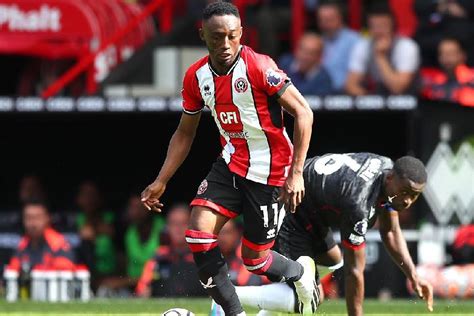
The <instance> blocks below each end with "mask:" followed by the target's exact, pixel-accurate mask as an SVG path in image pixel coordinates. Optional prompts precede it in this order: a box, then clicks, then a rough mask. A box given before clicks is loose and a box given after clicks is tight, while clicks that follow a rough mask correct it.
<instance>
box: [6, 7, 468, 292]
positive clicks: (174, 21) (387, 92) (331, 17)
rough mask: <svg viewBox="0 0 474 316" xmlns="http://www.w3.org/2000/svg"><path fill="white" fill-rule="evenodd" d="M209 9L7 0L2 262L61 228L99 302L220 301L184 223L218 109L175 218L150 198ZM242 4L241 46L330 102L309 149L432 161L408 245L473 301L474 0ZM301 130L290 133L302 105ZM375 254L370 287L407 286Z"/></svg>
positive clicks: (235, 243) (204, 167)
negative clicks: (145, 193)
mask: <svg viewBox="0 0 474 316" xmlns="http://www.w3.org/2000/svg"><path fill="white" fill-rule="evenodd" d="M209 2H212V1H205V0H174V1H170V0H167V1H166V0H129V1H126V0H82V1H74V0H0V69H1V70H2V76H0V153H1V156H0V162H1V164H0V192H1V193H0V197H1V198H0V216H1V219H2V220H1V221H0V263H1V264H0V272H2V271H3V270H2V269H4V267H5V266H7V264H10V265H12V264H13V266H14V263H15V262H13V261H15V260H17V262H16V264H17V266H16V267H17V268H18V269H20V270H21V271H30V270H31V269H32V262H36V263H37V262H41V263H43V264H44V262H43V261H44V257H41V256H40V257H41V258H39V259H37V260H36V261H34V260H33V259H32V258H33V256H30V257H28V256H27V257H28V258H27V257H25V256H24V255H22V253H23V252H22V251H23V250H24V248H25V247H26V246H25V242H24V240H29V242H32V241H34V238H33V235H34V233H33V231H34V229H35V227H36V229H40V230H41V232H42V233H43V231H47V230H48V229H50V228H53V229H54V231H55V232H56V233H59V234H60V235H62V236H65V242H66V243H67V244H68V245H70V249H68V250H67V254H57V257H58V258H59V257H61V258H62V257H67V258H68V259H69V260H71V261H72V262H73V263H74V264H84V265H86V266H87V267H88V269H89V270H90V272H91V276H92V278H91V285H92V289H93V294H94V295H96V296H99V297H133V296H142V297H143V296H145V297H147V296H158V297H160V296H179V295H193V296H202V295H204V292H203V291H202V289H201V286H200V285H199V283H198V281H197V278H196V277H195V275H196V274H195V272H194V270H193V269H194V266H193V264H192V257H191V256H190V254H189V252H188V250H187V247H186V245H185V244H184V230H185V228H186V225H187V218H188V216H189V209H188V206H187V203H188V202H189V201H190V200H191V199H192V198H193V196H194V194H195V192H196V189H197V187H198V185H199V183H200V181H201V180H202V179H203V178H204V176H205V175H206V174H207V172H208V170H209V166H210V165H211V163H212V162H213V161H214V159H216V157H217V156H218V154H219V152H220V145H219V141H218V131H217V129H216V128H215V125H214V123H213V121H212V118H211V116H210V113H209V112H206V113H204V114H203V116H202V118H201V124H200V127H199V131H198V135H197V137H196V140H195V142H194V145H193V149H192V151H191V153H190V155H189V156H188V158H187V160H186V162H185V163H184V164H183V166H182V167H181V168H180V169H179V171H178V172H177V174H176V175H175V177H174V178H173V179H172V180H171V182H170V183H169V185H168V188H167V191H166V193H165V195H164V197H163V201H164V203H165V212H164V214H151V213H149V212H147V211H146V210H145V209H144V208H143V207H142V205H141V203H140V201H139V194H140V192H141V190H142V189H144V187H145V186H146V185H147V184H149V183H150V182H151V181H152V180H153V179H154V178H155V176H156V175H157V173H158V171H159V167H160V166H161V163H162V162H163V160H164V157H165V154H166V149H167V145H168V142H169V139H170V137H171V135H172V133H173V132H174V130H175V128H176V126H177V124H178V120H179V117H180V115H181V104H180V102H181V99H180V95H179V93H180V91H181V80H182V77H183V74H184V72H185V70H186V69H187V67H188V66H189V65H191V64H192V63H193V62H194V61H196V60H197V59H199V58H201V57H202V56H205V55H206V54H207V50H206V48H205V47H204V46H203V43H202V42H201V40H200V39H199V37H198V29H199V26H200V23H201V21H200V15H201V11H202V9H203V8H204V7H205V5H206V4H207V3H209ZM232 2H233V3H234V4H235V5H236V6H238V8H239V10H240V14H241V19H242V25H243V27H244V36H243V39H242V43H243V44H245V45H249V46H251V47H252V48H253V49H255V50H256V51H257V52H260V53H264V54H268V55H270V56H271V57H272V58H273V59H274V60H275V61H276V62H277V64H278V65H279V67H280V68H282V69H283V70H284V71H285V72H287V73H288V75H289V76H290V77H291V78H292V81H293V83H294V84H295V86H296V87H297V88H298V89H300V91H301V92H302V93H303V94H304V95H305V96H306V98H307V100H308V102H309V103H310V105H311V107H312V109H313V110H314V117H315V124H314V130H313V138H312V141H311V146H310V149H309V153H308V156H309V157H311V156H315V155H321V154H324V153H328V152H337V153H342V152H354V151H370V152H375V153H377V154H381V155H385V156H388V157H390V158H392V159H396V158H398V157H400V156H402V155H405V154H411V155H415V156H417V157H419V158H420V159H422V160H423V162H425V164H426V165H427V168H428V172H429V183H428V186H427V188H426V190H425V193H424V194H423V197H422V198H421V199H420V201H419V202H418V203H417V204H416V205H415V206H414V207H413V208H412V210H410V211H409V212H406V213H404V214H402V216H401V220H402V223H401V224H402V228H403V229H404V233H405V237H406V239H407V241H408V244H409V248H410V252H411V253H412V256H413V258H414V259H415V260H416V261H417V263H418V265H419V271H420V273H421V274H422V275H423V276H425V277H427V278H430V279H431V280H432V282H434V283H435V293H436V294H437V295H438V296H441V297H472V296H474V284H473V283H474V277H473V275H474V268H473V267H474V266H473V264H474V225H473V218H474V124H472V122H474V68H472V67H473V65H474V34H473V33H474V2H473V1H468V0H437V1H433V0H387V1H382V0H372V1H371V0H346V1H323V0H287V1H284V0H283V1H282V0H280V1H279V0H235V1H232ZM286 125H287V128H288V130H289V134H290V135H291V132H292V119H291V117H290V116H287V117H286ZM32 200H33V201H35V202H34V203H31V201H32ZM40 201H41V203H40ZM43 202H46V205H43V204H42V203H43ZM25 203H26V205H25ZM31 218H33V219H32V221H33V222H34V221H35V220H38V221H39V224H38V222H34V223H33V224H32V222H30V221H29V219H31ZM41 220H43V221H41ZM35 223H36V224H35ZM35 225H36V226H35ZM38 227H39V228H38ZM227 230H228V231H227ZM227 230H226V231H225V234H224V233H223V234H222V235H224V236H223V237H222V238H223V239H224V241H222V243H223V244H225V243H227V245H228V251H227V254H226V258H227V259H228V261H229V262H232V264H231V270H232V275H231V277H233V280H234V282H235V283H236V284H240V285H246V284H262V283H265V282H267V281H266V280H263V279H260V278H256V277H255V276H251V275H249V274H247V273H246V270H245V269H243V268H242V263H241V262H240V261H239V260H240V259H239V258H238V257H239V256H238V255H237V254H238V248H239V236H240V235H239V234H240V223H239V222H235V223H231V224H229V227H228V229H227ZM42 233H41V234H42ZM41 234H40V235H41ZM45 234H46V233H45ZM23 235H25V236H26V237H27V239H25V238H23V239H21V238H22V236H23ZM45 236H46V235H45ZM54 236H56V235H54ZM54 238H56V237H54ZM57 238H59V237H57ZM46 239H48V238H46ZM20 240H22V241H23V244H22V243H20ZM19 243H20V244H19ZM22 246H23V248H22ZM53 246H54V245H50V244H48V247H50V248H51V249H53V248H54V247H53ZM65 247H66V246H65ZM66 248H67V247H66ZM221 248H223V249H224V247H223V246H221ZM48 249H49V248H48ZM366 249H367V269H366V295H367V296H369V297H379V298H385V299H389V298H391V297H407V296H409V295H410V294H409V293H408V290H407V287H406V281H405V279H404V277H403V275H402V274H401V272H399V271H398V270H397V268H396V266H395V265H393V264H391V263H388V262H389V261H390V258H389V256H388V255H387V254H386V253H385V251H384V249H383V246H382V244H381V242H380V238H379V236H378V233H376V232H375V231H374V233H369V235H368V245H367V247H366ZM53 250H54V249H53ZM53 253H54V251H53ZM55 255H56V254H55ZM12 256H13V257H12ZM13 259H15V260H13ZM25 262H27V263H28V264H25ZM55 264H56V263H55ZM53 266H54V264H53ZM388 270H390V271H388ZM391 270H393V271H391ZM177 271H186V275H183V274H180V273H177ZM180 280H193V282H194V283H193V282H184V281H183V282H181V281H180ZM380 280H383V282H380ZM339 282H340V280H339V278H337V277H335V278H332V279H330V280H328V284H327V288H328V289H330V290H328V294H329V295H332V296H333V297H338V296H342V295H343V293H342V292H341V291H342V287H341V286H338V283H339ZM4 285H5V282H3V283H0V287H2V288H3V287H4Z"/></svg>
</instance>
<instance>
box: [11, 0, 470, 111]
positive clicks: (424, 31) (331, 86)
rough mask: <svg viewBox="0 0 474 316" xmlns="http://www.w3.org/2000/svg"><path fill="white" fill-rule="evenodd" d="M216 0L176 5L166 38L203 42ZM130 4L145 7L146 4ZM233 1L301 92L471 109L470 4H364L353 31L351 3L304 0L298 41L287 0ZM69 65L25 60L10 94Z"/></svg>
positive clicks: (261, 46) (251, 40)
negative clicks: (408, 97) (206, 14)
mask: <svg viewBox="0 0 474 316" xmlns="http://www.w3.org/2000/svg"><path fill="white" fill-rule="evenodd" d="M213 1H215V0H192V1H191V0H177V1H173V5H172V7H171V9H170V14H171V19H170V20H172V25H173V26H176V25H178V24H180V23H181V24H186V27H187V28H188V29H189V32H187V31H186V32H179V34H176V35H175V36H176V38H175V39H174V40H173V43H177V44H178V45H188V46H189V45H202V41H201V40H200V38H199V36H198V32H197V29H198V28H199V26H200V14H201V12H202V9H203V8H204V7H205V6H206V5H207V4H208V3H210V2H213ZM226 1H231V0H226ZM128 2H129V3H133V4H136V5H141V6H142V7H143V6H145V5H147V4H149V3H150V0H129V1H128ZM232 2H234V3H235V4H236V6H237V7H238V8H239V10H240V14H241V18H242V24H243V26H244V35H243V43H245V44H248V45H249V46H251V47H253V48H254V49H255V50H256V51H257V52H260V53H264V54H267V55H270V56H271V57H272V58H273V59H274V60H276V61H279V66H280V67H281V68H282V69H283V70H285V71H286V72H288V74H289V75H290V77H291V78H292V80H293V83H294V84H295V85H296V86H297V87H298V88H299V89H300V91H301V92H302V93H303V94H306V95H319V96H325V95H328V94H348V95H351V96H361V95H373V94H379V95H390V94H412V95H419V96H422V97H424V98H428V99H434V100H440V101H448V102H449V101H451V102H455V103H460V104H462V105H466V106H474V101H473V100H474V68H472V66H473V65H474V41H473V40H472V39H473V38H474V2H473V1H468V0H439V1H431V0H412V1H409V2H405V1H394V0H383V1H382V0H380V1H373V0H372V1H371V0H361V1H360V4H361V6H362V9H361V12H360V13H361V14H360V15H361V17H360V20H361V21H360V23H358V24H361V27H360V28H359V29H355V27H354V25H352V27H353V28H354V29H351V28H349V26H348V23H347V21H348V20H349V17H350V16H351V14H353V12H349V11H348V4H349V1H344V0H305V1H303V2H302V4H303V6H304V7H303V10H304V14H303V15H302V17H303V20H304V21H302V22H301V21H298V23H302V24H303V25H304V26H305V29H306V30H305V32H304V34H303V35H302V36H301V37H299V38H295V36H294V34H293V33H292V32H291V30H292V27H293V25H294V24H295V23H296V21H294V15H292V12H294V10H295V7H294V5H293V1H286V0H285V1H282V0H233V1H232ZM406 3H408V4H406ZM160 12H161V11H159V10H158V11H157V12H156V14H154V17H155V22H156V23H155V24H156V27H157V30H162V28H160V27H159V25H160V21H161V20H162V19H163V16H162V15H161V13H160ZM407 21H408V22H409V23H408V22H407ZM352 24H354V23H352ZM356 27H357V26H356ZM157 36H160V34H158V35H157ZM409 36H411V37H409ZM292 46H293V47H292ZM71 65H72V63H71V60H64V61H62V62H61V61H60V60H59V61H54V62H52V61H51V60H42V59H37V58H36V59H32V60H31V61H30V64H29V65H28V66H27V67H24V73H23V74H22V76H21V77H20V81H19V82H18V88H17V91H16V94H17V95H22V96H27V95H38V94H39V93H40V92H41V91H43V89H45V88H46V87H47V86H49V85H50V84H51V83H52V82H53V81H55V80H56V79H57V78H58V76H59V75H60V74H62V73H64V71H65V70H66V69H68V68H69V67H70V66H71ZM84 80H85V77H81V78H78V80H76V81H74V83H73V84H72V85H70V86H69V87H68V88H67V90H65V91H63V92H62V93H63V94H64V93H66V94H68V95H72V96H79V95H81V94H82V93H84V87H85V85H84Z"/></svg>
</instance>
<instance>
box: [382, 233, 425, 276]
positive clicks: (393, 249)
mask: <svg viewBox="0 0 474 316" xmlns="http://www.w3.org/2000/svg"><path fill="white" fill-rule="evenodd" d="M382 240H383V243H384V245H385V248H386V249H387V251H388V253H389V254H390V256H391V257H392V260H393V261H394V262H395V264H396V265H397V266H398V267H399V268H400V270H402V272H403V273H404V274H405V276H406V277H407V278H408V279H409V280H410V281H413V280H415V279H416V277H417V276H416V269H415V265H414V264H413V260H412V258H411V255H410V252H409V251H408V247H407V243H406V241H405V238H404V237H403V234H402V232H401V230H400V229H395V230H392V231H389V232H387V233H385V234H382Z"/></svg>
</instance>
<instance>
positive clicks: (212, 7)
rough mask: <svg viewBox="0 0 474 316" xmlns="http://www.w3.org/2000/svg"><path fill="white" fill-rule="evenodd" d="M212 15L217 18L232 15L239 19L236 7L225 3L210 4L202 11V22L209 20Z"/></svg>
mask: <svg viewBox="0 0 474 316" xmlns="http://www.w3.org/2000/svg"><path fill="white" fill-rule="evenodd" d="M214 15H217V16H223V15H234V16H236V17H238V18H240V14H239V10H238V9H237V7H236V6H235V5H233V4H232V3H230V2H225V1H217V2H213V3H210V4H209V5H207V7H206V8H204V10H203V11H202V19H203V21H207V20H209V19H210V18H211V17H213V16H214Z"/></svg>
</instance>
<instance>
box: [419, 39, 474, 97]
mask: <svg viewBox="0 0 474 316" xmlns="http://www.w3.org/2000/svg"><path fill="white" fill-rule="evenodd" d="M438 62H439V65H440V67H441V68H425V69H422V71H421V84H422V89H421V95H422V96H424V97H426V98H429V99H435V100H443V101H452V102H458V103H461V104H463V105H467V106H474V69H472V68H469V67H468V66H466V53H465V50H464V49H463V47H462V45H461V43H460V42H459V41H458V40H456V39H454V38H446V39H443V40H442V41H441V42H440V43H439V47H438Z"/></svg>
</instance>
